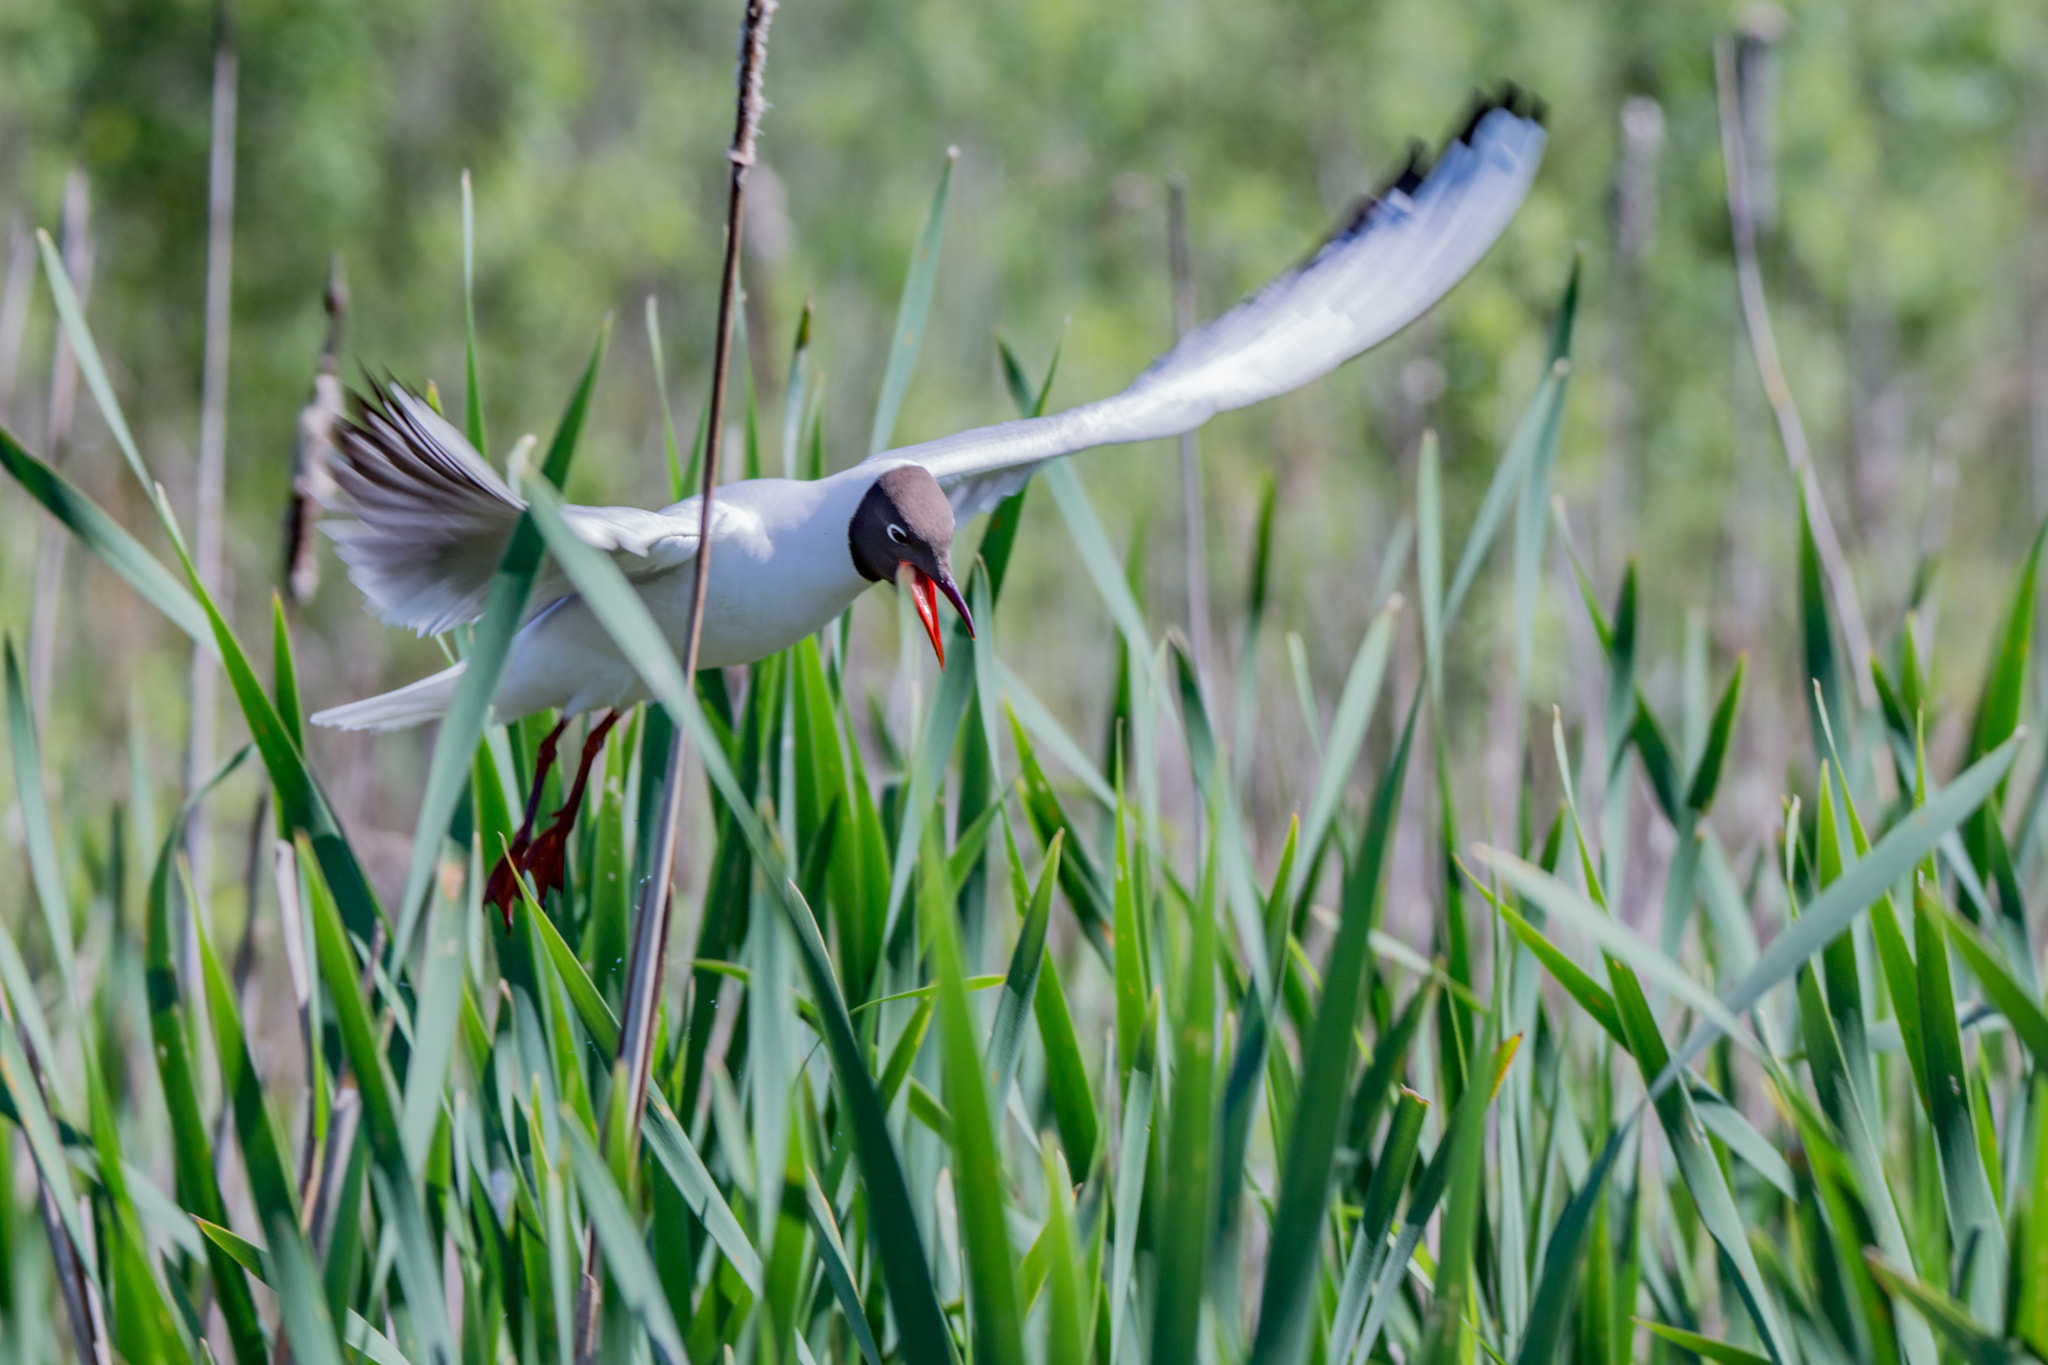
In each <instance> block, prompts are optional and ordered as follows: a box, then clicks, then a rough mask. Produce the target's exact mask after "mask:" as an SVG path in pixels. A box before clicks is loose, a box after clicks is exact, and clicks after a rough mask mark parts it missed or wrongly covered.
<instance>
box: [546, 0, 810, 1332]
mask: <svg viewBox="0 0 2048 1365" xmlns="http://www.w3.org/2000/svg"><path fill="white" fill-rule="evenodd" d="M775 10H776V0H747V10H746V19H745V21H744V22H743V24H742V26H741V29H740V67H739V94H738V98H737V101H736V106H737V107H736V111H735V114H734V119H733V131H732V146H731V148H730V149H729V150H728V151H727V152H726V160H727V162H728V163H729V164H730V175H731V178H730V182H729V187H728V190H727V196H726V209H725V272H724V275H723V276H722V278H721V279H720V282H719V288H718V332H717V336H716V337H715V338H714V342H713V349H712V358H711V395H710V398H709V399H708V400H707V402H706V405H705V418H704V422H705V428H704V473H703V485H702V490H701V501H700V504H699V507H698V515H697V563H696V577H695V579H694V581H693V583H692V585H691V590H690V614H689V617H688V625H687V627H686V634H685V635H684V643H683V678H684V680H685V682H686V684H687V685H689V686H695V685H696V676H697V655H698V641H699V636H700V635H701V633H702V630H703V626H704V593H705V589H706V587H707V586H708V585H709V583H710V573H711V500H712V497H713V495H714V493H715V492H716V491H717V488H718V452H719V447H720V445H721V444H722V442H721V440H720V437H721V435H722V433H723V430H724V426H725V380H726V372H727V370H728V369H729V368H730V366H731V362H732V323H733V306H734V304H735V303H736V302H737V300H738V295H739V283H740V237H741V225H742V223H743V220H744V219H743V215H744V210H745V207H746V189H747V169H748V168H749V167H750V166H752V165H753V164H754V139H755V136H756V135H757V134H758V133H759V132H760V130H761V114H762V112H763V110H764V109H766V107H767V103H766V101H765V100H764V99H763V98H762V94H761V73H762V68H763V67H764V66H765V65H766V64H767V60H768V25H769V23H770V21H771V20H773V19H774V17H775ZM682 782H683V729H682V726H681V725H677V726H676V727H675V729H674V731H673V733H672V735H671V736H670V739H669V745H668V769H667V775H666V777H665V779H664V781H663V784H662V789H661V814H660V816H659V817H658V818H657V820H656V822H655V827H654V838H655V844H654V857H653V859H652V860H651V862H650V863H649V867H648V876H647V880H646V882H645V883H644V884H643V885H642V886H641V889H640V905H639V908H638V911H637V913H636V914H635V915H634V917H633V943H632V947H631V949H630V950H629V953H628V956H627V959H626V1000H625V1020H624V1023H623V1025H622V1027H621V1028H620V1030H619V1052H618V1057H617V1059H616V1061H615V1062H614V1064H613V1068H612V1072H613V1075H614V1077H616V1076H617V1075H618V1073H619V1070H620V1068H621V1067H623V1068H624V1070H625V1078H624V1081H625V1085H626V1087H627V1090H626V1095H627V1101H626V1111H625V1123H626V1132H625V1134H624V1137H625V1143H626V1148H627V1150H628V1151H631V1150H633V1149H634V1148H635V1147H636V1146H637V1145H638V1143H639V1140H640V1120H641V1116H642V1115H643V1114H645V1112H646V1110H647V1083H648V1075H649V1071H650V1069H651V1068H652V1066H653V1064H654V1055H653V1054H654V1021H655V1017H656V1015H657V1014H658V1013H659V1012H660V1011H659V1006H660V1002H661V978H662V973H663V971H664V969H665V967H666V965H667V963H666V959H667V956H668V931H669V921H670V916H671V913H672V911H673V908H674V903H675V897H674V891H673V887H672V885H671V883H672V882H673V881H674V878H675V864H676V825H677V822H678V819H679V817H680V816H681V813H682V811H681V807H682ZM595 1251H596V1229H595V1228H593V1227H587V1228H586V1229H585V1230H584V1235H583V1264H584V1265H585V1267H588V1266H590V1264H591V1263H592V1260H593V1257H594V1255H595ZM596 1285H597V1281H596V1280H595V1279H594V1278H593V1277H592V1276H591V1275H590V1274H589V1272H588V1270H587V1269H586V1271H585V1274H584V1279H583V1285H582V1288H581V1291H580V1293H579V1295H578V1303H577V1328H578V1331H577V1338H578V1341H577V1347H578V1355H579V1357H584V1356H586V1355H587V1353H588V1351H589V1350H590V1348H591V1347H592V1346H594V1344H595V1343H594V1337H595V1335H596V1334H595V1330H594V1329H595V1327H596V1324H597V1320H598V1314H597V1311H596Z"/></svg>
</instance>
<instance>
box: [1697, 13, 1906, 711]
mask: <svg viewBox="0 0 2048 1365" xmlns="http://www.w3.org/2000/svg"><path fill="white" fill-rule="evenodd" d="M1714 76H1715V83H1716V85H1717V87H1718V90H1719V95H1720V112H1721V158H1722V161H1723V163H1724V164H1725V166H1726V168H1727V175H1728V218H1729V222H1730V225H1731V226H1732V228H1733V230H1734V237H1735V278H1736V283H1737V285H1738V287H1739V288H1740V290H1741V293H1742V317H1743V321H1744V323H1745V324H1746V325H1747V327H1748V331H1749V349H1750V352H1751V354H1753V355H1754V356H1755V357H1756V368H1757V374H1758V375H1759V376H1760V377H1761V378H1762V379H1763V384H1764V395H1765V397H1767V398H1768V399H1769V400H1770V404H1771V412H1772V415H1773V416H1775V417H1776V418H1777V423H1778V438H1779V440H1781V441H1782V442H1783V443H1784V446H1785V459H1786V461H1787V462H1788V463H1789V464H1790V465H1791V466H1792V477H1793V478H1795V479H1798V480H1799V484H1800V487H1801V488H1802V489H1803V490H1804V491H1805V493H1806V509H1807V517H1808V519H1809V520H1810V521H1811V522H1812V524H1813V543H1814V548H1816V549H1817V550H1819V551H1820V561H1821V565H1822V567H1823V568H1824V569H1825V570H1826V572H1827V576H1828V587H1829V589H1830V590H1831V591H1832V592H1833V594H1834V598H1835V606H1836V607H1837V608H1838V609H1839V610H1840V611H1841V614H1842V635H1843V637H1844V642H1845V643H1846V644H1847V645H1848V647H1849V654H1850V656H1851V659H1852V663H1851V665H1850V672H1851V673H1852V675H1853V676H1854V677H1855V679H1856V695H1857V697H1858V699H1859V700H1861V701H1862V703H1863V705H1864V706H1865V707H1866V708H1874V707H1875V706H1876V705H1877V689H1876V687H1875V685H1873V684H1872V682H1871V679H1870V629H1869V627H1868V626H1866V625H1865V624H1864V621H1863V603H1862V600H1861V599H1860V598H1859V597H1858V596H1857V594H1856V580H1855V579H1854V578H1852V577H1851V576H1850V574H1849V561H1848V559H1847V558H1846V557H1845V556H1844V555H1843V553H1842V542H1841V541H1840V539H1838V538H1837V537H1836V535H1835V522H1834V518H1833V517H1831V516H1829V515H1828V504H1827V499H1826V497H1825V496H1824V495H1823V494H1822V492H1821V486H1820V480H1819V478H1817V477H1816V476H1815V474H1814V472H1813V459H1812V456H1811V455H1810V453H1809V451H1808V447H1807V444H1806V428H1805V426H1804V425H1803V424H1802V423H1801V422H1800V420H1799V406H1798V404H1797V403H1796V402H1794V401H1793V398H1792V386H1791V385H1790V384H1789V383H1787V382H1786V380H1785V367H1784V365H1783V364H1782V363H1781V362H1780V360H1779V359H1778V343H1777V339H1776V338H1775V337H1774V336H1773V335H1772V333H1771V315H1770V310H1769V308H1768V307H1767V306H1766V304H1765V302H1764V278H1763V272H1762V270H1760V269H1759V268H1758V266H1757V258H1756V220H1755V217H1754V215H1753V214H1752V212H1751V208H1750V200H1749V161H1748V152H1747V149H1746V144H1745V141H1744V138H1743V130H1742V114H1741V107H1740V101H1739V99H1738V92H1737V91H1736V88H1735V51H1734V47H1733V46H1732V45H1731V44H1730V43H1729V42H1728V41H1727V40H1726V39H1723V40H1721V41H1720V42H1718V43H1716V44H1715V45H1714Z"/></svg>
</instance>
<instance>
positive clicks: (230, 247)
mask: <svg viewBox="0 0 2048 1365" xmlns="http://www.w3.org/2000/svg"><path fill="white" fill-rule="evenodd" d="M236 73H237V66H236V59H235V35H234V18H233V15H232V13H231V12H230V10H229V8H228V3H227V0H220V4H219V6H218V7H217V8H216V9H215V10H214V42H213V125H212V142H211V146H210V147H209V149H208V154H207V172H206V186H207V188H206V354H205V361H204V366H203V368H202V370H201V374H200V388H199V496H198V508H197V516H196V518H195V522H196V526H195V531H194V535H193V548H194V551H195V553H194V556H193V560H194V563H195V565H196V566H197V568H198V570H199V582H200V585H201V586H202V587H204V588H205V589H206V591H207V593H208V594H209V595H210V596H211V597H212V598H213V599H214V600H215V601H216V602H220V603H221V605H222V607H223V608H225V606H226V603H225V602H224V601H223V598H222V570H223V567H224V553H223V535H222V529H221V507H222V503H223V501H224V498H225V493H226V488H227V432H228V322H229V311H230V304H231V302H232V275H233V268H234V247H235V89H236V79H237V76H236ZM191 686H192V714H191V722H190V723H191V736H190V745H189V749H188V753H187V759H186V781H187V784H188V786H189V787H190V788H192V789H195V790H196V789H197V788H198V786H199V784H200V783H201V782H204V781H205V780H206V775H207V774H208V773H209V772H211V771H212V770H213V735H214V721H215V716H214V712H215V709H216V707H215V702H216V698H217V696H218V694H219V691H220V672H219V666H218V665H217V664H215V663H214V660H213V656H212V655H211V654H209V653H207V652H206V651H205V650H203V649H194V650H193V651H192V675H191ZM185 847H186V848H187V850H188V851H189V852H190V856H191V859H192V884H193V886H195V887H197V888H198V889H199V893H200V894H201V895H202V896H203V895H205V894H206V888H207V857H206V850H207V819H206V808H205V806H204V805H203V804H202V805H201V806H200V807H199V808H198V809H197V810H195V811H194V812H193V813H192V820H191V824H190V825H189V826H188V827H187V830H186V844H185Z"/></svg>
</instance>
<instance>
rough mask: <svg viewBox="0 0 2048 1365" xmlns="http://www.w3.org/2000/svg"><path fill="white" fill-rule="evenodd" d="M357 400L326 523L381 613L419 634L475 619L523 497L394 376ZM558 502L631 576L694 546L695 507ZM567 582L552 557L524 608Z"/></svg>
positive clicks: (684, 555) (558, 592)
mask: <svg viewBox="0 0 2048 1365" xmlns="http://www.w3.org/2000/svg"><path fill="white" fill-rule="evenodd" d="M359 409H360V410H359V411H358V412H357V413H356V415H355V418H354V420H352V421H346V422H343V423H341V424H340V427H339V433H338V440H337V442H336V450H337V451H338V453H339V455H340V459H339V460H338V461H337V462H336V466H335V469H334V483H335V489H334V493H333V496H332V499H331V501H330V503H329V510H330V511H333V512H336V513H339V514H340V515H339V517H338V518H337V519H336V520H333V521H329V522H327V523H325V529H326V531H327V533H328V535H329V536H331V537H332V538H333V539H334V543H335V546H336V549H337V552H338V553H339V554H340V555H341V558H342V562H343V563H345V564H347V565H348V572H349V577H350V579H352V580H353V581H354V582H355V585H356V586H357V587H358V588H360V589H362V592H363V596H365V597H367V598H368V599H369V600H370V605H371V606H372V607H374V608H375V609H376V612H377V615H378V617H379V618H380V619H381V620H383V621H385V622H387V623H389V624H391V625H395V626H405V627H407V628H409V629H411V630H414V631H417V632H418V633H420V634H421V635H437V634H439V633H440V632H442V631H444V630H447V629H449V628H451V627H453V626H456V625H459V624H460V623H462V622H464V621H473V620H475V619H476V618H477V617H478V616H480V615H482V614H483V607H484V596H485V594H486V593H487V592H488V591H489V589H490V584H491V577H492V575H493V574H495V573H496V572H497V571H498V565H499V563H500V562H501V561H502V560H503V559H504V558H505V549H506V547H507V546H508V545H509V544H510V543H511V540H512V533H513V531H514V530H515V529H517V527H518V525H519V518H520V516H521V515H522V514H523V513H524V512H525V511H526V503H525V501H524V500H522V499H521V498H520V497H519V496H518V495H517V494H515V493H513V491H512V490H511V488H510V487H508V486H507V485H506V483H505V481H504V479H502V478H500V477H499V475H498V471H496V470H495V469H493V468H491V466H490V465H489V464H488V463H487V462H485V460H484V458H483V457H482V456H481V455H479V454H477V453H476V451H475V449H474V448H472V447H471V445H470V444H469V442H468V440H466V439H465V438H464V437H463V435H462V433H461V432H459V431H457V430H456V429H455V428H454V426H453V425H451V424H450V423H449V422H448V421H447V419H445V418H443V417H442V416H441V415H440V414H439V413H437V412H435V411H434V410H433V408H431V407H429V406H428V405H427V404H426V403H424V402H422V401H421V400H420V399H419V398H416V397H415V396H413V395H412V394H410V393H408V392H406V391H405V390H404V389H403V388H401V387H399V386H398V385H396V384H385V385H381V386H375V387H374V388H373V391H372V393H371V395H370V396H369V397H368V398H365V399H362V400H360V404H359ZM686 507H687V508H688V509H689V511H688V514H687V515H684V514H683V513H684V510H685V508H686ZM563 510H564V516H565V518H566V519H567V521H568V523H569V525H570V526H571V528H573V529H574V530H575V532H576V534H577V535H579V536H581V537H582V538H583V539H584V540H586V541H588V542H589V543H590V544H592V545H594V546H596V547H597V548H599V549H601V550H608V551H610V552H611V554H612V557H613V558H614V559H615V560H617V561H618V563H619V567H620V568H621V569H623V570H624V571H625V572H626V574H627V575H628V576H629V577H639V576H645V575H646V574H649V573H653V572H658V571H660V570H662V569H666V568H671V567H673V566H675V565H677V564H681V563H686V562H688V561H689V560H690V559H691V558H692V557H693V556H694V555H695V554H696V553H697V518H696V515H695V510H694V505H693V504H678V506H676V507H673V508H669V509H666V510H665V511H661V512H649V511H645V510H643V509H641V508H638V507H573V506H572V507H568V508H565V509H563ZM568 591H569V586H568V583H567V580H566V579H564V578H563V577H562V575H561V573H560V571H559V570H557V569H555V568H554V567H553V566H552V565H549V566H547V567H546V568H544V569H543V570H542V572H541V573H540V575H539V576H538V577H537V579H536V580H535V584H534V590H533V595H532V597H531V598H530V599H529V605H528V610H529V611H534V610H538V609H539V608H540V607H542V606H545V605H546V604H547V603H549V602H552V601H554V600H555V599H556V598H559V597H562V596H564V595H565V594H566V593H568Z"/></svg>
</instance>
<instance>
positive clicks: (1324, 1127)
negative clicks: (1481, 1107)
mask: <svg viewBox="0 0 2048 1365" xmlns="http://www.w3.org/2000/svg"><path fill="white" fill-rule="evenodd" d="M1421 711H1422V697H1421V695H1420V693H1418V694H1417V695H1416V697H1415V699H1414V700H1413V701H1412V702H1411V703H1410V704H1409V707H1408V720H1407V723H1406V724H1405V725H1404V726H1403V727H1402V729H1401V739H1400V742H1399V744H1398V745H1397V746H1396V748H1395V750H1394V754H1393V757H1392V758H1390V759H1389V760H1388V762H1387V767H1386V771H1385V773H1384V774H1383V775H1382V777H1381V779H1380V785H1379V790H1378V791H1377V792H1375V793H1374V796H1373V805H1372V814H1371V815H1370V817H1368V820H1367V824H1366V833H1365V839H1364V842H1363V844H1362V845H1361V847H1360V850H1359V855H1358V861H1357V863H1356V865H1355V866H1354V867H1352V868H1350V869H1348V871H1347V875H1346V876H1345V879H1344V905H1343V911H1342V917H1341V919H1340V921H1339V924H1338V928H1337V937H1336V941H1335V942H1334V943H1333V944H1332V945H1331V948H1330V957H1329V965H1328V969H1327V970H1326V972H1325V973H1324V984H1323V993H1322V998H1321V1000H1320V1002H1319V1003H1318V1004H1317V1007H1316V1017H1315V1025H1314V1029H1313V1031H1312V1033H1311V1034H1310V1036H1309V1040H1308V1045H1307V1047H1306V1048H1305V1049H1304V1051H1303V1056H1302V1064H1301V1091H1300V1096H1301V1098H1300V1102H1299V1104H1298V1105H1297V1107H1296V1109H1295V1113H1294V1119H1293V1122H1292V1124H1291V1125H1290V1126H1289V1130H1288V1135H1287V1151H1286V1155H1285V1157H1284V1159H1283V1163H1282V1166H1281V1175H1280V1197H1279V1201H1278V1204H1277V1207H1276V1208H1275V1210H1274V1214H1273V1234H1272V1250H1271V1252H1270V1253H1269V1257H1268V1260H1267V1262H1266V1275H1265V1280H1264V1284H1263V1287H1262V1288H1261V1291H1260V1295H1259V1327H1258V1334H1257V1336H1256V1337H1255V1338H1254V1339H1253V1342H1252V1352H1251V1356H1250V1359H1251V1361H1252V1362H1253V1365H1293V1362H1295V1361H1297V1360H1299V1359H1300V1358H1301V1353H1302V1350H1303V1348H1304V1347H1305V1345H1306V1343H1307V1339H1308V1318H1309V1308H1310V1304H1311V1302H1312V1298H1313V1293H1314V1290H1315V1288H1316V1281H1317V1279H1318V1275H1317V1273H1316V1265H1317V1261H1318V1260H1319V1258H1320V1256H1321V1254H1322V1246H1323V1236H1322V1232H1323V1216H1324V1213H1325V1211H1326V1209H1327V1208H1328V1206H1329V1196H1330V1180H1331V1174H1332V1167H1333V1163H1334V1161H1335V1159H1336V1154H1337V1137H1338V1134H1339V1133H1340V1132H1342V1131H1343V1129H1344V1127H1345V1110H1346V1108H1347V1107H1348V1105H1349V1104H1350V1100H1351V1072H1352V1066H1353V1063H1354V1060H1355V1056H1356V1051H1355V1044H1354V1043H1353V1041H1352V1035H1353V1031H1354V1030H1355V1029H1356V1027H1357V1022H1358V1006H1359V1001H1360V998H1361V997H1362V996H1363V994H1364V992H1365V974H1366V946H1367V940H1368V936H1369V934H1370V931H1371V930H1372V928H1373V925H1374V922H1375V921H1376V920H1377V919H1378V917H1379V907H1380V894H1381V893H1380V888H1381V883H1382V880H1383V873H1384V871H1385V864H1386V860H1387V856H1388V853H1389V851H1390V849H1391V847H1392V840H1393V833H1394V824H1395V821H1396V820H1397V819H1398V813H1399V808H1400V801H1401V790H1402V786H1403V782H1404V779H1405V778H1406V776H1407V772H1408V752H1409V747H1410V745H1411V744H1412V743H1413V741H1414V738H1415V721H1416V717H1417V716H1419V715H1420V714H1421ZM1474 1089H1475V1090H1476V1089H1477V1087H1474Z"/></svg>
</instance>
